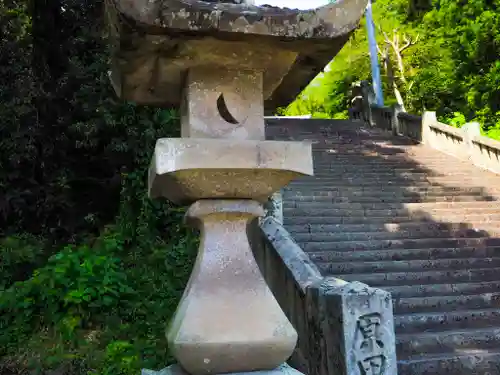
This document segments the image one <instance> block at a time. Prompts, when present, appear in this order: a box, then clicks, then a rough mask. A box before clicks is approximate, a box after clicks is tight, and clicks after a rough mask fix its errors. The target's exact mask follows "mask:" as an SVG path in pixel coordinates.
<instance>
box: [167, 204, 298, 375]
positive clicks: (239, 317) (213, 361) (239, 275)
mask: <svg viewBox="0 0 500 375" xmlns="http://www.w3.org/2000/svg"><path fill="white" fill-rule="evenodd" d="M263 214H264V211H263V209H262V206H261V205H260V204H259V203H257V202H255V201H251V200H200V201H197V202H196V203H194V204H193V205H192V206H191V207H190V208H189V210H188V212H187V218H188V219H189V222H191V223H193V224H195V225H196V226H197V227H198V228H199V229H200V231H201V243H200V249H199V254H198V257H197V260H196V264H195V266H194V269H193V273H192V275H191V278H190V280H189V283H188V286H187V288H186V290H185V292H184V295H183V298H182V300H181V302H180V304H179V306H178V308H177V312H176V314H175V316H174V318H173V320H172V322H171V325H170V327H169V329H168V333H167V338H168V341H169V348H170V349H171V350H172V353H173V355H174V356H175V358H176V359H177V360H178V361H179V363H180V365H181V366H182V367H183V368H184V369H185V370H186V371H187V372H188V373H189V374H191V375H201V374H217V373H228V372H244V371H256V370H266V369H272V368H276V367H277V366H279V365H280V364H281V363H283V362H284V361H286V359H287V358H288V357H289V356H290V355H291V354H292V352H293V349H294V347H295V344H296V341H297V333H296V331H295V330H294V328H293V327H292V325H291V324H290V322H289V321H288V319H287V318H286V316H285V315H284V313H283V311H282V310H281V308H280V306H279V304H278V302H277V301H276V299H275V297H274V296H273V294H272V293H271V291H270V290H269V287H268V286H267V284H266V282H265V281H264V278H263V277H262V274H261V272H260V270H259V268H258V266H257V263H256V262H255V258H254V256H253V254H252V250H251V248H250V245H249V242H248V239H247V233H246V231H247V225H248V222H249V221H250V220H252V219H253V218H255V217H257V216H262V215H263Z"/></svg>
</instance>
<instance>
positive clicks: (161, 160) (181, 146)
mask: <svg viewBox="0 0 500 375" xmlns="http://www.w3.org/2000/svg"><path fill="white" fill-rule="evenodd" d="M312 172H313V171H312V156H311V145H310V144H309V143H306V142H274V141H253V140H241V141H238V142H234V141H233V140H231V139H210V138H198V139H195V138H163V139H159V140H158V141H157V143H156V148H155V154H154V156H153V160H152V163H151V167H150V170H149V195H150V197H152V198H154V197H160V196H162V197H167V198H168V199H170V200H172V201H173V202H176V203H181V204H183V203H192V202H194V201H195V200H198V199H203V198H227V199H233V198H240V199H242V198H247V199H256V200H259V201H262V202H266V201H267V199H268V197H269V196H270V195H271V194H272V193H273V192H275V191H277V190H279V189H280V188H281V187H283V186H285V185H286V184H288V183H289V182H290V181H291V180H293V179H294V178H296V177H297V176H300V175H306V174H312Z"/></svg>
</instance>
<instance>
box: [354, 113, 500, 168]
mask: <svg viewBox="0 0 500 375" xmlns="http://www.w3.org/2000/svg"><path fill="white" fill-rule="evenodd" d="M349 113H350V116H351V118H352V119H353V120H363V121H365V122H366V123H367V124H368V125H370V126H374V127H377V128H380V129H383V130H387V131H392V133H393V134H394V135H402V136H405V137H408V138H411V139H414V140H416V141H418V142H421V143H424V144H426V145H428V146H430V147H432V148H434V149H437V150H439V151H442V152H444V153H446V154H449V155H452V156H454V157H456V158H458V159H461V160H469V161H470V162H472V163H473V164H475V165H477V166H478V167H481V168H485V169H488V170H490V171H492V172H495V173H500V142H499V141H495V140H493V139H490V138H487V137H484V136H482V135H481V133H480V125H479V124H478V123H474V122H472V123H468V124H466V125H464V126H463V127H461V128H455V127H453V126H450V125H446V124H443V123H441V122H439V121H438V120H437V118H436V114H435V112H425V113H424V115H423V116H418V115H412V114H409V113H406V112H401V111H400V110H399V108H398V106H392V107H377V106H374V105H371V106H370V114H369V116H363V111H362V110H361V109H358V110H354V109H351V110H350V111H349ZM366 117H368V119H367V118H366Z"/></svg>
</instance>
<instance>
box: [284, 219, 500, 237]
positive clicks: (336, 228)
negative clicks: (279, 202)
mask: <svg viewBox="0 0 500 375" xmlns="http://www.w3.org/2000/svg"><path fill="white" fill-rule="evenodd" d="M389 220H390V219H389ZM286 229H287V231H288V232H290V233H291V234H293V235H295V234H303V233H310V234H313V235H314V234H329V235H334V234H345V233H420V234H422V235H425V234H433V233H438V232H442V231H449V232H457V231H464V230H488V229H492V230H498V229H500V220H499V221H490V222H484V221H483V222H482V221H477V222H471V221H469V222H462V223H442V222H408V223H391V222H387V223H380V224H373V223H365V224H296V225H287V226H286Z"/></svg>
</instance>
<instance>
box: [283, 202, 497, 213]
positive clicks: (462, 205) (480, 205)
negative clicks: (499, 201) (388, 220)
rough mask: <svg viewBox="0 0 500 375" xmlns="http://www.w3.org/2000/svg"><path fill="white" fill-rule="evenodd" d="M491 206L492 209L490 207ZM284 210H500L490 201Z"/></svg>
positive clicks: (308, 205)
mask: <svg viewBox="0 0 500 375" xmlns="http://www.w3.org/2000/svg"><path fill="white" fill-rule="evenodd" d="M492 206H493V207H492ZM283 208H284V209H285V208H286V209H290V208H291V209H299V210H300V209H328V208H331V209H332V210H335V209H338V210H346V209H349V210H365V211H366V210H373V211H376V210H390V209H401V208H405V209H407V210H409V211H419V210H429V209H432V210H441V209H453V210H460V209H497V210H500V205H496V207H495V205H494V204H492V203H491V201H474V202H433V203H399V202H396V203H387V202H378V203H362V202H358V203H355V202H344V203H333V202H331V203H328V202H298V201H296V202H288V201H284V202H283Z"/></svg>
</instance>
